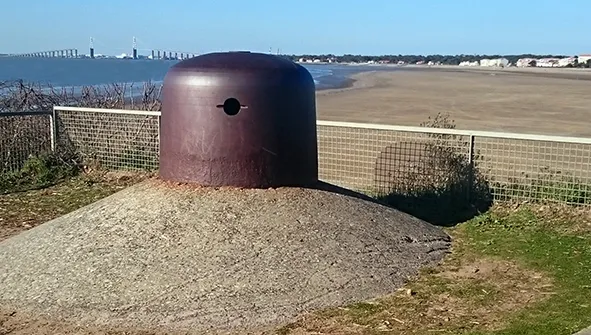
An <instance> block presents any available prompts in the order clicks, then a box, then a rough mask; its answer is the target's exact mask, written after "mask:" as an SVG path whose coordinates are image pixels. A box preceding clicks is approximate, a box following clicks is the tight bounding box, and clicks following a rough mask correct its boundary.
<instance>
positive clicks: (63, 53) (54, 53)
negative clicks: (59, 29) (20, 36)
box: [4, 49, 78, 58]
mask: <svg viewBox="0 0 591 335" xmlns="http://www.w3.org/2000/svg"><path fill="white" fill-rule="evenodd" d="M4 57H36V58H78V49H60V50H51V51H38V52H29V53H23V54H8V55H4Z"/></svg>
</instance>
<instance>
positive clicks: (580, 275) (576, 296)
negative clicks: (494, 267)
mask: <svg viewBox="0 0 591 335" xmlns="http://www.w3.org/2000/svg"><path fill="white" fill-rule="evenodd" d="M553 228H554V227H551V226H549V225H547V224H546V223H545V222H544V220H543V219H540V218H539V217H538V216H537V215H536V214H535V213H534V212H533V211H531V210H529V209H522V210H520V211H518V212H516V213H514V214H512V215H510V216H507V217H503V216H495V215H486V216H482V217H479V218H477V219H475V220H473V221H472V222H470V223H468V224H466V225H465V226H464V227H463V229H465V231H466V235H467V236H468V237H469V238H468V241H467V243H468V245H469V246H470V247H471V248H474V250H476V251H477V252H479V253H481V254H483V255H489V256H494V257H500V258H505V259H514V260H517V261H519V262H520V263H522V264H523V265H524V266H526V267H528V268H531V269H535V270H537V271H541V272H544V273H546V274H547V275H548V276H550V277H551V278H553V279H554V283H555V294H552V295H551V296H550V297H549V298H548V299H546V300H545V301H543V302H541V303H539V304H537V305H536V306H534V307H532V308H527V309H524V310H521V311H518V312H517V313H515V314H514V315H512V316H511V318H510V320H511V323H510V324H509V326H508V327H507V328H506V329H503V330H501V331H498V332H495V333H494V334H554V335H557V334H572V333H573V332H575V331H577V330H580V329H582V328H584V327H586V326H589V325H591V234H589V233H579V234H564V233H563V234H560V233H557V232H556V231H555V230H554V229H553ZM475 334H486V333H475Z"/></svg>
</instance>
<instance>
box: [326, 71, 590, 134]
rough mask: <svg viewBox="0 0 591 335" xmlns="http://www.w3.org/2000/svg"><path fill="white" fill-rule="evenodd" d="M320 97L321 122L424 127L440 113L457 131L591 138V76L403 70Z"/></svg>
mask: <svg viewBox="0 0 591 335" xmlns="http://www.w3.org/2000/svg"><path fill="white" fill-rule="evenodd" d="M353 79H355V82H354V83H353V85H352V86H351V87H348V88H343V89H334V90H325V91H319V92H318V93H317V113H318V118H319V119H320V120H331V121H348V122H365V123H382V124H392V125H406V126H418V125H419V124H420V123H421V122H423V121H426V120H427V118H428V117H429V116H435V115H437V113H438V112H442V113H449V115H450V116H451V118H452V119H454V120H455V122H456V124H457V128H458V129H475V130H487V131H504V132H520V133H532V134H551V135H563V136H582V137H589V136H591V127H590V125H591V94H589V92H590V91H591V81H590V80H591V71H589V70H583V69H540V68H527V69H516V68H509V69H492V68H490V69H489V68H461V67H445V66H442V67H432V68H426V67H422V68H420V67H415V68H413V67H405V68H401V69H400V70H398V71H389V72H385V71H372V72H364V73H359V74H356V75H354V76H353Z"/></svg>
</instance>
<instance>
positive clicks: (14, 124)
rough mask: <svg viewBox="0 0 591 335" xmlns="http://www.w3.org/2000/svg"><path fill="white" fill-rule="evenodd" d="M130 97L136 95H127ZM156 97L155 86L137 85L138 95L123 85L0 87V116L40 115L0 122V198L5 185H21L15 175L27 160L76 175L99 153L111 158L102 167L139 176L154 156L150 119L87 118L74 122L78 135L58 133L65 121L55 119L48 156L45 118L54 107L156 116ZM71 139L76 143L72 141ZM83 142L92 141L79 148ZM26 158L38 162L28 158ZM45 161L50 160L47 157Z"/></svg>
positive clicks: (16, 83)
mask: <svg viewBox="0 0 591 335" xmlns="http://www.w3.org/2000/svg"><path fill="white" fill-rule="evenodd" d="M131 92H134V93H135V94H136V95H131V94H130V93H131ZM138 92H139V95H137V94H138ZM160 94H161V86H159V85H155V84H153V83H149V82H148V83H145V84H143V86H142V87H141V88H139V90H138V88H134V87H133V85H127V84H112V85H104V86H84V87H78V88H69V89H67V88H61V89H57V88H54V87H53V86H51V85H40V84H33V83H26V82H23V81H13V82H4V83H0V113H11V112H12V113H18V112H23V111H26V112H39V113H46V114H41V115H28V116H22V115H20V116H3V117H0V144H1V146H2V150H1V152H0V162H2V165H1V166H0V174H1V175H0V192H2V191H3V189H5V188H6V185H8V184H15V183H17V180H23V179H26V178H25V177H26V176H25V175H23V173H21V172H22V171H20V170H21V169H22V168H23V167H25V166H26V165H27V164H26V163H27V160H29V159H41V160H42V161H48V160H49V161H53V162H58V163H59V164H61V165H63V166H66V167H68V168H75V169H81V168H83V167H84V166H86V165H93V166H94V165H96V164H97V163H96V159H95V158H96V157H95V156H96V152H97V151H105V153H106V154H107V155H110V156H112V157H113V162H108V163H111V164H112V165H117V164H119V165H122V166H126V167H130V168H136V169H140V170H146V169H151V168H153V165H154V157H153V156H154V153H155V152H156V153H157V148H154V145H153V143H152V142H153V141H154V138H157V134H156V131H157V129H158V127H157V125H155V122H156V120H154V119H153V118H151V119H147V118H143V119H142V117H141V116H129V117H128V118H133V119H134V120H128V121H130V122H127V123H126V124H122V123H121V122H120V121H121V120H120V119H119V118H113V117H112V116H110V115H87V117H86V118H83V119H80V120H74V121H76V122H81V123H83V124H81V125H80V126H83V127H86V128H85V129H84V132H83V133H82V134H80V129H78V128H76V127H73V128H72V129H65V128H64V126H63V121H64V120H63V119H64V118H67V117H68V115H58V119H57V120H56V123H57V125H56V128H57V129H56V130H57V143H56V149H57V151H56V152H54V153H52V154H50V152H51V142H50V138H51V137H50V131H51V127H50V118H49V115H48V114H49V113H50V112H51V110H52V108H53V106H54V105H60V106H80V107H94V108H111V109H139V110H160ZM17 115H18V114H17ZM136 119H140V120H139V122H133V121H138V120H136ZM107 130H108V131H110V133H109V132H108V131H107ZM105 134H108V136H107V135H105ZM101 135H104V136H101ZM77 136H78V138H79V140H78V141H76V140H73V138H76V137H77ZM89 138H92V139H96V141H90V142H91V143H83V142H84V140H88V139H89ZM80 139H82V141H81V140H80ZM101 139H102V140H101ZM31 154H33V155H35V156H42V157H31V156H30V155H31ZM48 155H49V156H53V157H47V156H48ZM110 167H112V166H110Z"/></svg>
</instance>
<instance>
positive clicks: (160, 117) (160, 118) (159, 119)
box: [158, 115, 162, 165]
mask: <svg viewBox="0 0 591 335" xmlns="http://www.w3.org/2000/svg"><path fill="white" fill-rule="evenodd" d="M161 120H162V115H158V165H160V121H161Z"/></svg>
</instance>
